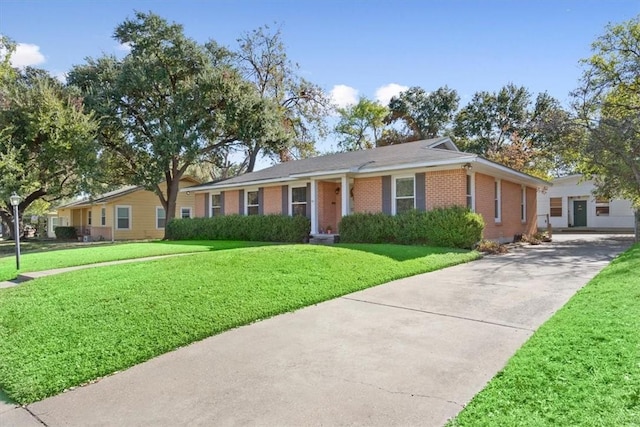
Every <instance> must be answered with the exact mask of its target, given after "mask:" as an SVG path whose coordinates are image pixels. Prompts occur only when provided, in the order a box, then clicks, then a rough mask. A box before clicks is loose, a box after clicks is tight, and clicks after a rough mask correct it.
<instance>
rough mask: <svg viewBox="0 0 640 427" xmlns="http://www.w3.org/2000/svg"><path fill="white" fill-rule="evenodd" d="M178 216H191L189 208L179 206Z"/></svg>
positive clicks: (183, 217)
mask: <svg viewBox="0 0 640 427" xmlns="http://www.w3.org/2000/svg"><path fill="white" fill-rule="evenodd" d="M180 218H182V219H185V218H191V208H180Z"/></svg>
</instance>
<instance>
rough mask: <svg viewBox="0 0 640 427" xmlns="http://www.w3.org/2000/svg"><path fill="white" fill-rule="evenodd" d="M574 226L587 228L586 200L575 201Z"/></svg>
mask: <svg viewBox="0 0 640 427" xmlns="http://www.w3.org/2000/svg"><path fill="white" fill-rule="evenodd" d="M573 226H574V227H586V226H587V201H586V200H574V201H573Z"/></svg>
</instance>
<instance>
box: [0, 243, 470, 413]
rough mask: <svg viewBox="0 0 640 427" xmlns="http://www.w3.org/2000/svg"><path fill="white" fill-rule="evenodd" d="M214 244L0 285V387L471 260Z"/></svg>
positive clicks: (419, 253) (88, 371)
mask: <svg viewBox="0 0 640 427" xmlns="http://www.w3.org/2000/svg"><path fill="white" fill-rule="evenodd" d="M215 244H216V243H213V245H212V247H211V248H210V250H207V251H206V252H204V253H198V254H192V255H189V256H181V257H173V258H166V259H163V260H159V261H147V262H140V263H130V264H123V265H118V266H111V267H103V268H93V269H88V270H83V271H76V272H71V273H66V274H64V275H60V276H51V277H46V278H43V279H36V280H34V281H32V282H28V283H25V284H23V285H20V286H18V287H15V288H10V289H3V290H1V291H0V342H2V345H0V361H1V362H2V363H0V384H2V388H3V389H4V390H5V391H6V392H7V394H8V395H9V396H10V397H11V398H12V399H15V400H16V401H18V402H19V403H23V404H24V403H28V402H33V401H35V400H40V399H42V398H44V397H47V396H51V395H53V394H57V393H60V392H62V391H63V390H64V389H67V388H69V387H72V386H78V385H80V384H84V383H86V382H87V381H91V380H93V379H96V378H100V377H103V376H105V375H110V374H111V373H113V372H116V371H121V370H124V369H126V368H128V367H130V366H133V365H135V364H138V363H141V362H143V361H145V360H148V359H151V358H153V357H155V356H157V355H160V354H163V353H166V352H168V351H171V350H173V349H176V348H179V347H183V346H186V345H188V344H190V343H192V342H195V341H200V340H202V339H204V338H206V337H209V336H211V335H214V334H218V333H221V332H223V331H225V330H228V329H231V328H235V327H238V326H241V325H246V324H250V323H253V322H256V321H258V320H260V319H265V318H267V317H270V316H275V315H278V314H280V313H285V312H289V311H294V310H297V309H299V308H301V307H305V306H308V305H312V304H317V303H319V302H322V301H326V300H329V299H332V298H336V297H339V296H342V295H345V294H348V293H351V292H355V291H358V290H361V289H365V288H369V287H371V286H375V285H379V284H382V283H386V282H389V281H391V280H395V279H400V278H403V277H407V276H411V275H415V274H419V273H425V272H429V271H434V270H438V269H441V268H444V267H448V266H451V265H455V264H459V263H463V262H467V261H471V260H473V259H476V258H477V257H478V254H477V253H476V252H467V251H459V250H450V249H439V248H430V247H418V248H412V247H407V246H404V247H397V246H393V245H384V246H383V247H381V245H345V246H344V247H339V246H333V247H325V246H317V245H268V246H262V247H253V248H243V249H233V250H216V247H215ZM122 246H125V245H122ZM42 255H46V254H42ZM177 278H179V283H177V282H176V280H177ZM43 355H46V357H43Z"/></svg>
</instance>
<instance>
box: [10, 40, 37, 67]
mask: <svg viewBox="0 0 640 427" xmlns="http://www.w3.org/2000/svg"><path fill="white" fill-rule="evenodd" d="M44 61H45V58H44V55H43V54H42V53H40V46H37V45H35V44H29V43H18V44H17V45H16V50H15V52H13V54H12V55H11V65H12V66H14V67H17V68H24V67H28V66H30V65H38V64H42V63H43V62H44Z"/></svg>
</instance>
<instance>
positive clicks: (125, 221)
mask: <svg viewBox="0 0 640 427" xmlns="http://www.w3.org/2000/svg"><path fill="white" fill-rule="evenodd" d="M118 228H129V218H118Z"/></svg>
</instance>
